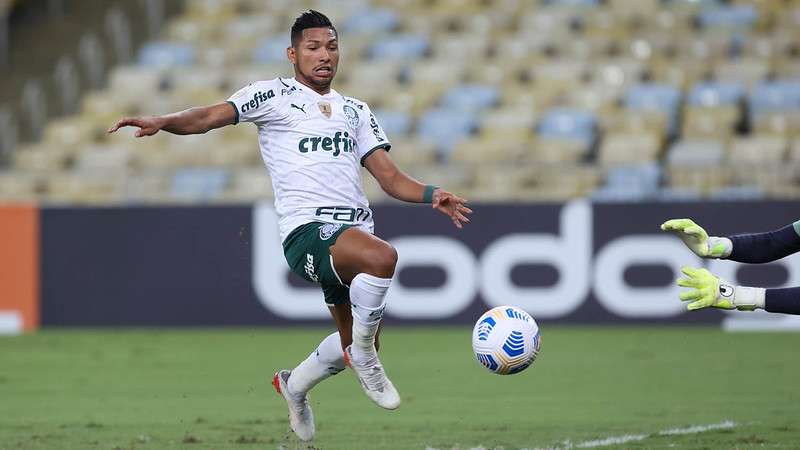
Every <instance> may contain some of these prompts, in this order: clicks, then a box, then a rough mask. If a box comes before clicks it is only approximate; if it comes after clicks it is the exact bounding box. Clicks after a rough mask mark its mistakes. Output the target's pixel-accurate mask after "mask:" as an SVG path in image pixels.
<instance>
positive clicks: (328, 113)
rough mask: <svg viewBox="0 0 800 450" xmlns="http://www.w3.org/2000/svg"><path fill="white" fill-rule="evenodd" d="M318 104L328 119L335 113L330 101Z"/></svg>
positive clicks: (320, 110)
mask: <svg viewBox="0 0 800 450" xmlns="http://www.w3.org/2000/svg"><path fill="white" fill-rule="evenodd" d="M317 106H319V112H321V113H322V115H323V116H325V118H326V119H330V118H331V114H332V113H333V108H332V107H331V104H330V103H328V102H319V103H317Z"/></svg>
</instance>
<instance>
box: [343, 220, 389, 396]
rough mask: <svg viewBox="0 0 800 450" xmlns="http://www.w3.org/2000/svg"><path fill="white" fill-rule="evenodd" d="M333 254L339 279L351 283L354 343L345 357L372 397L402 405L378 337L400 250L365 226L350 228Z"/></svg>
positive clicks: (344, 233)
mask: <svg viewBox="0 0 800 450" xmlns="http://www.w3.org/2000/svg"><path fill="white" fill-rule="evenodd" d="M330 254H331V260H332V263H333V268H334V269H335V271H336V273H337V275H338V277H339V279H340V280H341V282H342V283H344V284H349V285H350V292H349V294H350V303H351V317H352V328H351V329H352V344H351V345H350V346H349V347H347V348H346V349H345V358H346V359H348V360H349V362H350V365H351V366H352V367H353V369H354V370H355V372H356V375H357V376H358V378H359V380H360V381H361V385H362V387H363V388H364V390H365V392H366V393H367V395H368V396H369V397H370V399H372V400H373V401H374V402H375V403H377V404H378V405H380V406H382V407H384V408H387V409H395V408H397V407H398V406H399V405H400V396H399V395H398V394H397V390H396V389H395V388H394V385H393V384H392V382H391V381H390V380H389V378H388V377H386V373H385V372H384V370H383V366H382V365H381V364H380V361H379V359H378V353H377V348H376V345H375V337H376V335H377V333H378V329H379V327H380V322H381V318H382V317H383V310H384V308H385V307H386V302H385V298H386V293H387V291H388V289H389V286H390V284H391V281H392V279H391V277H392V276H393V275H394V270H395V267H396V265H397V252H396V251H395V249H394V248H393V247H392V246H391V245H390V244H389V243H388V242H386V241H384V240H382V239H379V238H377V237H375V236H373V235H371V234H369V233H367V232H365V231H364V230H361V229H359V228H348V229H347V230H345V231H344V232H342V233H341V235H339V236H338V238H337V240H336V242H335V243H334V244H333V245H332V246H331V247H330ZM340 329H341V328H340Z"/></svg>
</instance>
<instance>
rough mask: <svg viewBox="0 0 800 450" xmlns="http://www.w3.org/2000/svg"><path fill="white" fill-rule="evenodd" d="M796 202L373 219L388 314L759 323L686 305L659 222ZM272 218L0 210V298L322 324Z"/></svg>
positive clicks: (787, 270) (19, 304)
mask: <svg viewBox="0 0 800 450" xmlns="http://www.w3.org/2000/svg"><path fill="white" fill-rule="evenodd" d="M795 206H796V205H795V204H794V203H789V202H759V203H741V202H735V203H654V204H592V203H589V202H584V201H575V202H570V203H566V204H492V205H475V206H474V209H475V211H476V213H475V215H474V220H473V223H472V224H470V225H469V226H468V227H466V228H465V229H463V230H457V229H455V228H453V226H452V224H451V223H450V222H449V220H448V219H447V218H445V217H444V216H442V215H440V214H437V213H434V212H432V211H431V210H430V209H429V208H427V207H422V206H406V205H382V206H377V207H375V210H374V213H375V217H376V218H377V224H376V232H377V233H378V234H379V235H380V236H382V237H384V238H386V239H388V240H390V241H391V242H392V243H393V244H394V245H395V246H396V247H397V249H398V251H399V254H400V260H399V268H398V273H397V276H396V279H395V283H394V284H393V287H392V290H391V291H390V292H391V294H390V295H391V298H389V299H388V301H389V307H388V320H390V321H392V322H394V323H397V324H415V323H442V322H446V323H461V324H466V323H471V322H472V321H473V320H474V318H476V317H478V316H479V314H480V313H481V312H482V311H483V310H484V309H485V308H487V306H493V305H498V304H506V303H511V304H517V305H519V306H521V307H523V308H525V309H527V310H528V311H530V312H531V314H533V315H534V316H535V317H537V318H538V319H539V320H541V321H543V322H545V323H547V322H558V323H638V324H641V323H681V324H685V323H706V324H720V323H722V324H723V325H725V324H726V323H731V322H732V321H733V322H736V321H738V322H742V321H751V322H748V323H755V322H753V320H759V321H763V320H764V317H765V316H766V314H760V313H757V314H736V315H727V314H723V313H722V312H720V311H716V310H715V311H702V312H696V313H692V314H687V313H686V312H685V311H684V309H683V305H682V304H681V302H679V301H678V300H677V291H678V290H677V288H676V287H675V286H674V279H675V277H676V276H677V274H678V270H679V268H680V266H681V265H685V264H695V265H700V264H702V262H701V261H700V260H699V259H698V258H696V257H694V256H693V255H692V254H691V253H690V252H689V251H688V250H687V249H686V248H685V247H684V246H683V244H682V243H681V242H680V241H679V240H678V239H675V238H674V237H671V236H667V235H664V234H663V233H661V232H660V230H659V228H658V226H659V224H660V223H661V222H662V221H663V220H665V219H667V218H671V217H693V218H695V219H696V220H697V221H698V222H699V223H701V224H705V225H707V226H708V228H709V229H711V230H713V232H714V233H715V234H732V233H736V232H744V231H757V230H767V229H772V228H777V227H779V226H782V225H785V224H787V223H790V222H792V221H794V220H796V219H797V217H796V208H795ZM15 211H16V212H15ZM19 211H25V212H23V213H20V212H19ZM15 214H17V215H18V214H22V216H23V217H24V219H21V222H19V220H20V219H14V217H16V216H15ZM275 219H276V216H275V212H274V209H273V208H272V206H271V205H254V206H218V207H118V208H117V207H115V208H57V207H42V208H41V209H39V210H37V209H36V208H31V207H29V208H27V209H24V208H23V209H22V210H20V209H19V207H16V209H15V208H11V207H8V208H4V209H0V224H1V225H2V229H0V234H1V236H0V245H2V249H3V252H2V253H3V258H2V262H0V268H1V269H2V271H0V281H2V283H1V284H0V311H3V310H5V311H6V312H8V311H9V310H11V311H18V312H19V315H20V316H22V317H23V318H24V328H25V329H35V328H36V327H37V325H38V324H39V323H41V325H42V326H45V327H48V326H66V327H72V326H80V327H86V326H89V327H104V326H148V327H149V326H154V327H157V326H221V325H236V326H261V325H294V324H304V325H308V324H315V323H327V321H329V319H328V317H329V316H328V312H327V308H326V307H325V306H324V304H323V302H322V297H321V293H320V291H319V289H318V288H316V287H314V286H312V285H310V284H308V283H306V282H304V281H302V280H299V279H298V278H296V277H294V275H290V273H289V271H288V268H287V266H286V263H285V261H284V259H283V254H282V251H281V247H280V242H279V238H278V232H277V227H276V222H275ZM15 220H16V221H17V222H19V223H17V222H15ZM25 230H27V233H28V234H27V235H26V234H25V232H26V231H25ZM32 230H37V231H38V232H35V231H32ZM707 265H708V266H709V267H710V268H711V269H712V270H713V271H715V272H716V273H718V274H720V275H721V276H723V277H726V278H728V279H732V280H735V281H738V282H739V283H741V284H749V285H760V286H782V285H800V257H798V256H794V257H789V258H786V259H784V260H782V261H780V262H777V263H773V264H769V265H763V266H749V265H741V264H735V263H731V262H727V261H710V262H707ZM33 266H36V269H38V270H27V269H25V267H29V268H30V267H33ZM15 305H16V306H15ZM773 320H774V319H773Z"/></svg>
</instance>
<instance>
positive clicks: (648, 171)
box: [592, 164, 661, 202]
mask: <svg viewBox="0 0 800 450" xmlns="http://www.w3.org/2000/svg"><path fill="white" fill-rule="evenodd" d="M660 184H661V167H660V166H659V165H658V164H643V165H637V166H627V167H625V166H623V167H615V168H613V169H611V170H609V172H608V176H607V178H606V183H605V184H604V185H603V186H602V187H600V188H599V189H597V190H595V191H594V192H593V193H592V199H593V200H596V201H602V202H617V201H640V200H646V199H650V198H653V197H654V196H656V194H657V193H658V190H659V185H660Z"/></svg>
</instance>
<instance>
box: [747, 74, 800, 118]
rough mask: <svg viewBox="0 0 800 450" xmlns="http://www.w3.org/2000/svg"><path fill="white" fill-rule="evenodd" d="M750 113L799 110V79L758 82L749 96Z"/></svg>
mask: <svg viewBox="0 0 800 450" xmlns="http://www.w3.org/2000/svg"><path fill="white" fill-rule="evenodd" d="M749 104H750V114H751V115H752V116H753V117H755V116H757V115H759V114H762V113H771V112H786V111H793V110H794V111H797V110H800V79H797V80H775V81H767V82H763V83H759V84H758V85H756V87H755V88H753V91H752V92H751V93H750V98H749Z"/></svg>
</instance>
